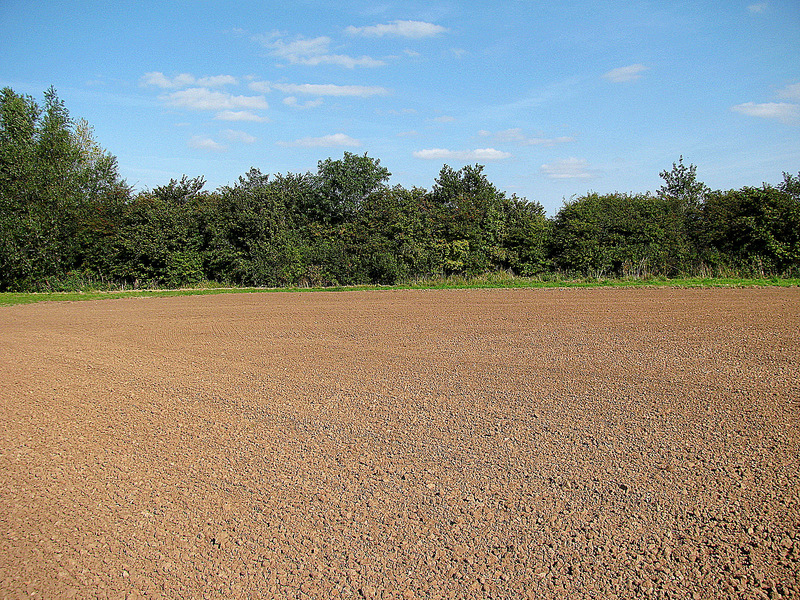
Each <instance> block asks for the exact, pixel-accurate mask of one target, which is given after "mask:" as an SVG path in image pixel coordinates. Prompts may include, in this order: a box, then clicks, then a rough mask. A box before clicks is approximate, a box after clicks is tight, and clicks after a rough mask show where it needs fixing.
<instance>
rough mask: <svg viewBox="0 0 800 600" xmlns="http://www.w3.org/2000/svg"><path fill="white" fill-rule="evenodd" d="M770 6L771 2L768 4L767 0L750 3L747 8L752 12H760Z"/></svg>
mask: <svg viewBox="0 0 800 600" xmlns="http://www.w3.org/2000/svg"><path fill="white" fill-rule="evenodd" d="M768 6H769V4H767V3H766V2H757V3H756V4H750V5H749V6H748V7H747V10H749V11H750V12H751V13H760V12H764V11H765V10H767V7H768Z"/></svg>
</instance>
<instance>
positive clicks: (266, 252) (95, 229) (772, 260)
mask: <svg viewBox="0 0 800 600" xmlns="http://www.w3.org/2000/svg"><path fill="white" fill-rule="evenodd" d="M661 176H662V178H663V179H664V185H663V186H662V187H661V188H660V189H659V190H658V191H657V192H656V193H655V194H650V193H646V194H620V193H613V194H605V195H601V194H596V193H589V194H587V195H585V196H581V197H578V198H574V199H572V200H570V201H568V202H565V203H564V205H563V206H562V207H561V209H560V210H559V211H558V213H557V214H556V215H555V217H554V218H552V219H548V218H547V217H546V215H545V212H544V209H543V207H542V206H541V204H539V203H538V202H530V201H528V200H525V199H521V198H517V197H516V196H511V197H509V196H506V194H505V193H504V192H502V191H500V190H498V189H497V188H496V187H495V186H494V185H493V184H492V183H490V182H489V181H488V179H487V178H486V175H485V174H484V172H483V167H482V166H481V165H474V166H473V165H468V166H465V167H463V168H461V169H459V170H454V169H452V168H450V167H449V166H447V165H445V166H444V167H443V168H442V169H441V171H440V173H439V176H438V177H437V178H436V180H435V181H434V183H433V186H432V189H431V190H430V191H428V190H425V189H421V188H413V189H410V190H409V189H405V188H403V187H401V186H395V187H390V186H388V185H387V182H388V180H389V177H390V173H389V171H388V170H387V169H386V168H385V167H383V166H382V165H381V164H380V161H379V160H377V159H374V158H371V157H369V156H368V155H367V154H364V155H355V154H351V153H349V152H345V153H344V156H343V157H342V158H341V159H337V160H334V159H331V158H328V159H325V160H323V161H320V162H319V164H318V169H317V172H316V173H310V172H309V173H302V174H292V173H287V174H276V175H272V176H270V175H265V174H263V173H262V172H261V171H259V170H258V169H255V168H253V169H251V170H250V171H249V172H248V173H246V174H245V175H243V176H241V177H239V179H238V181H237V182H236V183H234V184H233V185H230V186H224V187H221V188H219V189H218V190H215V191H206V190H204V189H203V187H204V184H205V182H204V180H203V178H202V177H195V178H189V177H186V176H184V177H182V178H181V180H180V181H178V180H172V181H170V182H169V183H168V184H166V185H164V186H160V187H157V188H155V189H153V190H145V191H142V192H139V193H137V194H133V193H132V192H131V190H130V188H129V187H128V186H127V185H126V183H125V182H124V181H122V180H121V179H120V177H119V174H118V171H117V163H116V159H115V158H114V157H113V156H112V155H111V154H109V153H108V152H106V151H104V150H103V149H101V148H100V147H99V146H98V145H97V144H96V143H95V142H94V140H93V138H92V132H91V128H90V127H89V126H88V124H87V123H86V122H85V121H78V122H75V121H73V120H72V119H71V118H70V117H69V113H68V112H67V110H66V108H65V107H64V105H63V103H62V102H61V101H60V100H59V99H58V97H57V96H56V93H55V91H54V90H52V89H50V90H48V91H47V92H46V93H45V103H44V107H43V108H41V107H39V105H38V104H37V103H36V102H35V101H34V100H33V99H32V98H30V97H27V96H20V95H18V94H16V93H14V92H13V90H11V89H9V88H6V89H4V90H2V92H0V290H61V289H74V288H82V287H113V286H133V287H146V286H167V287H178V286H183V285H188V284H193V283H196V282H199V281H203V280H210V281H217V282H220V283H230V284H236V285H252V286H295V285H299V286H324V285H334V284H336V285H347V284H359V283H378V284H393V283H398V282H403V281H409V280H416V279H428V278H437V277H460V276H472V275H481V274H485V273H500V272H503V273H507V274H509V275H514V274H516V275H524V276H542V277H547V276H548V275H549V274H552V273H554V272H559V273H562V274H563V273H567V274H575V275H579V276H590V277H639V278H644V277H649V276H676V275H696V274H703V275H708V274H711V275H734V274H738V275H748V276H749V275H758V276H768V275H792V276H797V275H800V174H798V177H793V176H791V175H788V174H785V175H784V181H783V182H782V183H781V184H780V185H778V186H777V187H772V186H769V185H766V184H764V185H763V186H762V187H760V188H749V187H747V188H743V189H741V190H730V191H726V192H723V191H711V190H709V189H708V188H707V187H706V186H705V185H704V184H703V183H701V182H698V181H697V177H696V169H695V167H694V165H684V164H683V158H682V157H681V159H680V160H679V162H678V163H676V164H673V166H672V169H671V170H669V171H664V172H662V173H661Z"/></svg>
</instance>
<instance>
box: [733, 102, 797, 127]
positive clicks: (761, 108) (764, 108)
mask: <svg viewBox="0 0 800 600" xmlns="http://www.w3.org/2000/svg"><path fill="white" fill-rule="evenodd" d="M731 110H732V111H734V112H738V113H740V114H743V115H747V116H749V117H760V118H762V119H777V120H778V121H781V122H783V123H795V122H797V120H798V119H800V105H798V104H791V103H789V102H764V103H762V104H756V103H755V102H745V103H744V104H737V105H736V106H732V107H731Z"/></svg>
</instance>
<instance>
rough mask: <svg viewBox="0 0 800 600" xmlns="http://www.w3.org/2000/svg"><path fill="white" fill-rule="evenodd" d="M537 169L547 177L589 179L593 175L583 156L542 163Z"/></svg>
mask: <svg viewBox="0 0 800 600" xmlns="http://www.w3.org/2000/svg"><path fill="white" fill-rule="evenodd" d="M539 170H540V171H541V172H542V173H543V174H545V175H547V177H548V178H549V179H589V178H591V177H593V176H594V175H593V173H592V171H591V170H590V169H589V163H588V162H587V161H586V159H585V158H574V157H570V158H564V159H561V160H557V161H555V162H552V163H549V164H544V165H542V166H541V167H540V168H539Z"/></svg>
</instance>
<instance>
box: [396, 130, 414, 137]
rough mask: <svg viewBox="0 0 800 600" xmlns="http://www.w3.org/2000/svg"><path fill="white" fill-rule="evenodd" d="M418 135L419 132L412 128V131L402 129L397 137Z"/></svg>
mask: <svg viewBox="0 0 800 600" xmlns="http://www.w3.org/2000/svg"><path fill="white" fill-rule="evenodd" d="M418 135H419V133H418V132H417V131H416V130H414V129H411V130H410V131H401V132H400V133H398V134H397V137H416V136H418Z"/></svg>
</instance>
